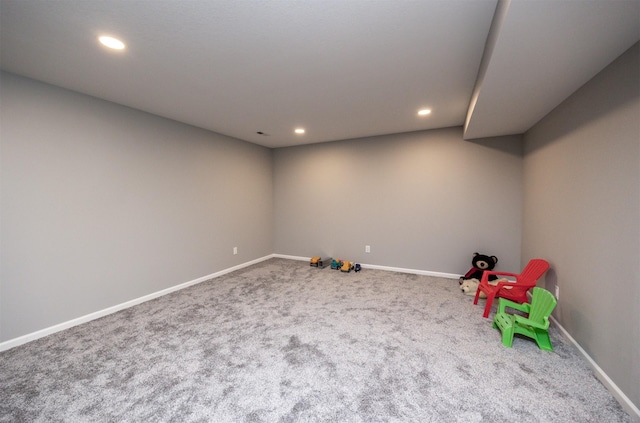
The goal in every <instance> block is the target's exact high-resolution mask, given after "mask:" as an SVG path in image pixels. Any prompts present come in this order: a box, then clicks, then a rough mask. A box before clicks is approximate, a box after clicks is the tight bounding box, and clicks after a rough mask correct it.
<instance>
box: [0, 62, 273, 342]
mask: <svg viewBox="0 0 640 423" xmlns="http://www.w3.org/2000/svg"><path fill="white" fill-rule="evenodd" d="M0 82H1V85H0V87H1V89H2V91H1V95H2V101H1V115H0V116H1V119H2V129H1V131H2V132H1V140H2V144H1V148H2V163H1V164H2V168H1V171H2V181H1V188H2V191H1V192H2V197H1V198H2V203H1V215H0V216H1V219H2V221H1V225H2V226H1V230H2V238H1V259H2V270H1V272H2V273H1V276H2V298H1V302H2V315H1V322H2V334H1V338H0V341H1V340H8V339H13V338H15V337H18V336H21V335H24V334H27V333H32V332H33V331H36V330H39V329H43V328H47V327H50V326H52V325H55V324H58V323H61V322H66V321H68V320H70V319H73V318H77V317H80V316H84V315H86V314H88V313H92V312H96V311H99V310H102V309H104V308H107V307H110V306H114V305H118V304H121V303H123V302H126V301H129V300H132V299H136V298H139V297H141V296H144V295H147V294H150V293H153V292H157V291H159V290H162V289H165V288H168V287H171V286H175V285H178V284H181V283H185V282H189V281H192V280H194V279H197V278H200V277H202V276H206V275H210V274H212V273H214V272H216V271H220V270H223V269H227V268H230V267H233V266H234V265H238V264H241V263H245V262H247V261H250V260H253V259H256V258H260V257H264V256H265V255H269V254H271V253H272V248H273V239H272V224H273V216H272V213H273V190H272V188H273V186H272V182H273V177H272V158H271V150H269V149H267V148H264V147H259V146H256V145H253V144H249V143H246V142H242V141H239V140H235V139H232V138H228V137H225V136H222V135H218V134H214V133H212V132H208V131H205V130H201V129H198V128H195V127H192V126H188V125H184V124H180V123H177V122H174V121H170V120H167V119H163V118H160V117H157V116H153V115H150V114H147V113H143V112H140V111H136V110H133V109H129V108H126V107H122V106H119V105H116V104H113V103H109V102H106V101H102V100H98V99H95V98H92V97H88V96H84V95H81V94H77V93H74V92H71V91H67V90H64V89H61V88H57V87H54V86H50V85H46V84H42V83H39V82H35V81H33V80H28V79H25V78H21V77H18V76H15V75H12V74H7V73H3V74H2V79H1V81H0ZM233 247H238V254H237V255H233Z"/></svg>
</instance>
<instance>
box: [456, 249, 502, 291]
mask: <svg viewBox="0 0 640 423" xmlns="http://www.w3.org/2000/svg"><path fill="white" fill-rule="evenodd" d="M496 263H498V257H496V256H485V255H484V254H480V253H473V258H472V259H471V265H472V266H473V267H472V268H471V269H469V271H468V272H467V274H466V275H464V276H461V277H460V279H458V283H459V284H460V285H462V283H463V282H464V281H465V280H467V279H477V280H480V279H482V274H483V273H484V271H485V270H493V268H494V267H496ZM496 279H498V277H497V276H496V275H490V276H489V280H490V281H494V280H496Z"/></svg>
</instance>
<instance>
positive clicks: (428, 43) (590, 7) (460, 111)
mask: <svg viewBox="0 0 640 423" xmlns="http://www.w3.org/2000/svg"><path fill="white" fill-rule="evenodd" d="M496 6H498V7H497V13H496ZM494 15H495V16H496V19H494ZM492 22H493V24H492ZM103 34H107V35H113V36H116V37H118V38H121V39H122V40H123V41H124V42H125V43H126V44H127V49H126V50H124V51H123V52H113V51H107V50H106V49H105V48H103V47H101V46H100V45H99V44H98V43H97V37H98V36H99V35H103ZM639 39H640V0H615V1H614V0H595V1H592V0H581V1H569V0H511V1H500V2H498V1H497V0H465V1H463V0H323V1H318V0H308V1H300V0H298V1H293V0H263V1H260V2H258V1H253V2H251V1H239V0H190V1H181V0H156V1H149V0H104V1H87V0H56V1H52V0H0V51H1V54H0V67H1V68H2V69H3V70H6V71H9V72H13V73H16V74H19V75H23V76H26V77H30V78H33V79H37V80H40V81H44V82H48V83H51V84H54V85H58V86H61V87H65V88H68V89H71V90H75V91H79V92H82V93H85V94H88V95H92V96H95V97H99V98H103V99H106V100H110V101H113V102H116V103H119V104H123V105H126V106H129V107H133V108H136V109H141V110H144V111H147V112H150V113H154V114H157V115H160V116H164V117H167V118H171V119H175V120H178V121H181V122H185V123H189V124H192V125H195V126H199V127H202V128H206V129H209V130H212V131H215V132H218V133H221V134H225V135H229V136H232V137H235V138H239V139H242V140H246V141H249V142H253V143H256V144H261V145H264V146H267V147H284V146H290V145H297V144H307V143H317V142H324V141H333V140H340V139H349V138H358V137H365V136H373V135H382V134H390V133H400V132H408V131H416V130H422V129H432V128H442V127H449V126H459V125H465V122H466V125H465V137H466V138H469V139H470V138H477V137H486V136H495V135H508V134H518V133H523V132H525V131H526V130H527V129H528V128H530V127H531V126H532V125H533V124H535V123H536V122H537V121H538V120H540V119H541V118H542V117H544V115H545V114H547V113H548V112H549V111H551V110H552V109H553V108H554V107H556V106H557V105H558V104H559V103H560V102H561V101H562V100H564V99H565V98H566V97H567V96H568V95H570V94H571V93H572V92H574V91H575V90H576V89H577V88H579V87H580V86H581V85H582V84H584V83H585V82H587V81H588V80H589V79H590V78H592V77H593V76H594V75H595V74H596V73H598V72H599V71H600V70H601V69H602V68H604V67H605V66H606V65H607V64H609V63H610V62H611V61H612V60H613V59H615V58H616V57H617V56H619V55H620V54H622V53H623V52H624V51H625V50H626V49H628V48H629V47H631V46H632V45H633V44H634V43H635V42H637V41H638V40H639ZM487 40H489V42H487ZM485 46H486V47H485ZM0 100H1V98H0ZM425 107H429V108H431V109H433V113H432V114H431V115H429V116H426V117H419V116H417V111H418V110H419V109H421V108H425ZM296 127H304V128H305V129H306V131H307V132H306V134H304V135H302V136H300V135H296V134H294V132H293V130H294V129H295V128H296ZM257 131H262V132H265V133H266V134H269V135H268V136H263V135H258V134H256V132H257Z"/></svg>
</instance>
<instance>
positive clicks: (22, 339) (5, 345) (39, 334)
mask: <svg viewBox="0 0 640 423" xmlns="http://www.w3.org/2000/svg"><path fill="white" fill-rule="evenodd" d="M272 257H273V254H270V255H268V256H265V257H262V258H259V259H256V260H252V261H248V262H246V263H242V264H239V265H237V266H233V267H230V268H228V269H224V270H221V271H219V272H215V273H212V274H210V275H206V276H202V277H200V278H197V279H194V280H192V281H189V282H185V283H182V284H179V285H175V286H172V287H170V288H166V289H163V290H161V291H157V292H154V293H151V294H148V295H145V296H142V297H139V298H135V299H133V300H130V301H126V302H124V303H122V304H118V305H115V306H112V307H108V308H105V309H103V310H99V311H96V312H94V313H89V314H86V315H84V316H81V317H78V318H76V319H72V320H69V321H66V322H63V323H59V324H57V325H54V326H50V327H48V328H45V329H41V330H39V331H36V332H32V333H29V334H27V335H23V336H19V337H18V338H13V339H10V340H8V341H5V342H1V343H0V351H6V350H8V349H11V348H14V347H17V346H19V345H23V344H26V343H27V342H31V341H35V340H36V339H39V338H43V337H45V336H48V335H51V334H54V333H56V332H60V331H62V330H65V329H69V328H72V327H74V326H77V325H80V324H82V323H87V322H90V321H91V320H95V319H98V318H100V317H104V316H107V315H109V314H113V313H115V312H117V311H120V310H124V309H126V308H129V307H133V306H135V305H138V304H141V303H144V302H146V301H149V300H153V299H154V298H158V297H162V296H163V295H167V294H170V293H172V292H175V291H179V290H181V289H185V288H188V287H190V286H192V285H196V284H199V283H201V282H204V281H208V280H210V279H214V278H217V277H219V276H222V275H226V274H227V273H231V272H233V271H236V270H239V269H242V268H245V267H248V266H251V265H253V264H256V263H260V262H262V261H265V260H268V259H270V258H272Z"/></svg>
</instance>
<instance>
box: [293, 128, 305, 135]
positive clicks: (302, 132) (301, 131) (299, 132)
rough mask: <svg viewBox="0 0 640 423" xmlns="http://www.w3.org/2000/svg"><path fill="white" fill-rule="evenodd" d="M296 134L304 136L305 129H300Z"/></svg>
mask: <svg viewBox="0 0 640 423" xmlns="http://www.w3.org/2000/svg"><path fill="white" fill-rule="evenodd" d="M295 133H296V134H304V129H302V128H298V129H296V130H295Z"/></svg>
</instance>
